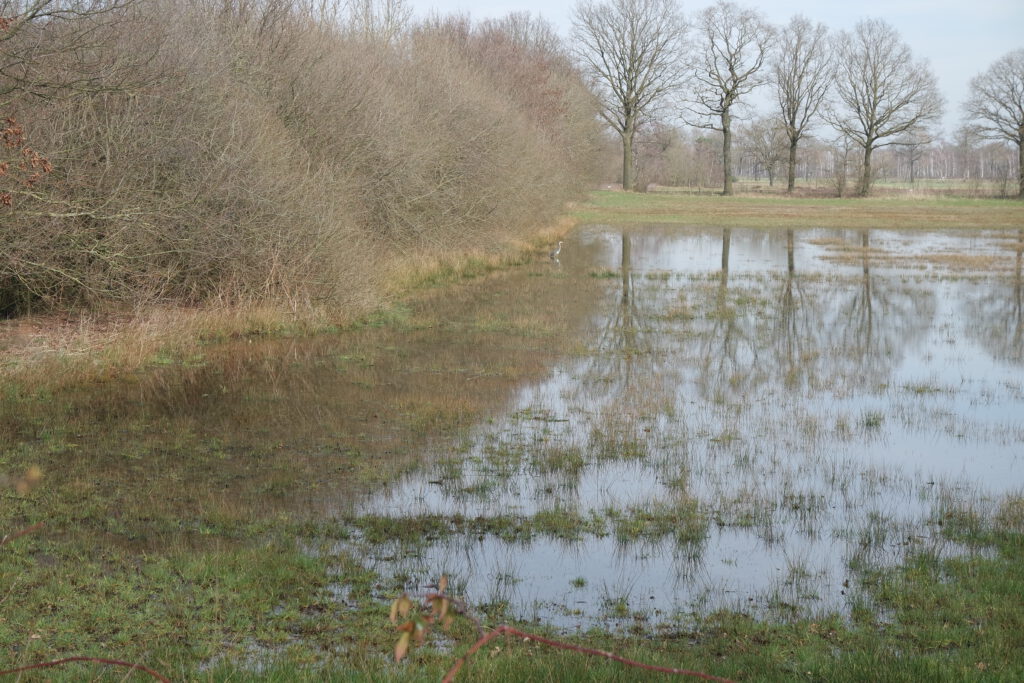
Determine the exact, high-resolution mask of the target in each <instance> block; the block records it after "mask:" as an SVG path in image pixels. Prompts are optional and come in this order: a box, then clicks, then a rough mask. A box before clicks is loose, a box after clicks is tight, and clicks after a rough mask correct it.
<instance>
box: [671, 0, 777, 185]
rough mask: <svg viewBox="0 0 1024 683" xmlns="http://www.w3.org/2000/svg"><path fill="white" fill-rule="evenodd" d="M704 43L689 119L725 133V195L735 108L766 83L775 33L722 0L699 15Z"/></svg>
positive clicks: (696, 67) (753, 15)
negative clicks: (766, 66)
mask: <svg viewBox="0 0 1024 683" xmlns="http://www.w3.org/2000/svg"><path fill="white" fill-rule="evenodd" d="M698 30H699V31H700V35H701V40H702V46H701V52H700V54H699V55H698V56H697V59H696V63H695V65H694V74H693V76H694V82H693V91H692V92H691V93H690V95H689V96H688V98H687V105H686V111H687V112H688V114H684V119H686V122H687V123H688V124H690V125H692V126H696V127H698V128H707V129H710V130H717V131H720V132H721V133H722V173H723V176H724V185H723V190H722V194H724V195H731V194H732V117H733V106H735V105H736V103H737V101H738V100H739V98H740V97H742V96H743V95H746V94H747V93H749V92H750V91H751V90H753V89H754V88H756V87H758V86H760V85H762V84H763V83H764V82H765V80H764V77H763V75H762V73H761V67H762V66H764V62H765V59H766V58H767V56H768V50H769V47H770V46H771V44H772V39H773V35H774V31H773V30H772V27H771V26H770V25H769V24H768V23H767V22H766V21H765V20H764V18H763V17H762V16H761V15H760V14H758V13H757V12H756V11H754V10H751V9H744V8H742V7H739V6H738V5H735V4H733V3H731V2H725V1H724V0H719V2H718V3H716V4H715V5H712V6H711V7H708V8H707V9H705V10H704V11H703V12H701V14H700V19H699V20H698Z"/></svg>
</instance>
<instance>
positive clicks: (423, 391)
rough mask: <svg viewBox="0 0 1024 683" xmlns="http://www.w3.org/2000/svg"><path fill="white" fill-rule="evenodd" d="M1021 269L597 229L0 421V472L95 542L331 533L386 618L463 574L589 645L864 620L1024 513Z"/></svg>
mask: <svg viewBox="0 0 1024 683" xmlns="http://www.w3.org/2000/svg"><path fill="white" fill-rule="evenodd" d="M1022 254H1024V230H1022V231H1010V232H995V231H990V232H972V233H963V234H959V233H951V232H943V233H927V232H913V233H909V232H900V231H878V230H875V231H871V232H861V231H835V230H828V231H826V230H808V231H797V232H795V233H794V232H792V231H790V232H786V231H777V232H761V231H751V230H740V229H732V230H722V229H702V228H692V227H684V226H650V227H643V226H641V227H636V226H634V227H630V228H628V229H625V228H617V227H615V226H588V227H584V228H582V229H580V230H578V231H577V232H576V233H575V234H574V236H573V237H572V238H571V239H569V240H568V241H566V243H565V245H564V247H563V249H562V252H561V255H560V259H559V260H549V259H546V258H544V259H538V260H537V261H535V262H533V263H530V264H527V265H523V266H520V267H516V268H513V269H511V270H509V271H506V272H501V273H493V274H490V275H487V276H484V277H481V278H477V279H474V280H471V281H467V282H464V283H461V284H458V285H456V286H453V287H445V288H438V289H435V290H431V291H428V292H426V293H425V294H423V295H422V296H420V297H418V298H417V299H416V300H415V301H413V302H411V303H410V304H408V305H407V306H403V307H398V308H395V309H392V310H390V311H388V312H386V313H385V314H382V315H381V316H377V317H375V318H374V319H372V320H371V321H369V323H368V324H367V325H365V326H363V327H361V328H359V329H356V330H348V331H343V332H341V333H339V334H336V335H335V334H326V335H321V336H318V337H315V338H312V339H271V340H265V339H242V340H237V341H234V342H230V343H226V344H215V345H211V346H209V347H208V348H206V349H205V350H204V352H203V354H201V355H200V356H198V357H196V358H191V359H184V360H181V361H175V362H168V363H166V364H165V365H161V366H158V367H156V368H154V369H153V370H152V371H146V372H140V373H139V374H138V375H137V376H133V377H131V378H129V379H128V380H127V381H116V382H108V383H104V384H100V385H96V386H89V387H83V388H82V389H81V390H80V391H79V392H76V393H75V394H73V395H68V396H62V397H59V399H58V398H56V397H54V398H52V400H49V401H47V402H45V404H40V405H36V404H34V403H31V402H29V403H26V402H23V401H8V400H5V401H4V402H3V406H2V410H0V437H2V439H0V440H2V441H3V445H2V446H0V456H3V458H5V460H3V461H4V462H8V461H9V462H19V458H21V459H25V460H28V459H31V462H34V463H35V462H37V463H38V464H40V465H41V466H42V468H43V470H44V471H45V472H47V478H46V480H45V481H46V485H48V486H53V487H55V488H56V489H57V490H58V491H60V492H61V495H62V496H65V497H66V496H72V497H74V499H75V500H78V499H79V498H81V500H82V501H83V504H82V505H83V506H82V512H81V515H82V524H83V529H82V530H80V531H77V532H76V533H89V534H94V535H95V536H96V537H97V542H99V543H107V542H112V543H119V544H126V545H130V546H132V547H139V548H141V549H142V550H144V551H145V552H151V551H159V549H160V548H165V547H168V546H169V545H179V544H181V543H195V544H203V543H205V542H208V539H210V538H216V537H217V535H218V534H225V533H226V534H227V536H228V537H230V536H231V531H230V530H231V529H232V528H233V527H232V523H234V522H242V523H247V522H251V521H253V520H260V519H265V520H269V521H270V522H271V524H272V523H273V522H274V520H278V519H287V520H295V519H310V520H314V521H316V522H317V524H316V525H311V526H310V527H309V528H310V529H314V530H315V529H320V530H322V529H324V528H325V527H334V532H333V533H332V534H331V537H332V538H339V537H341V538H345V540H344V541H343V542H341V543H339V544H338V545H337V546H336V547H334V548H333V551H340V552H348V553H353V554H355V555H356V556H358V557H361V558H364V561H365V563H366V564H367V565H368V566H369V567H371V568H373V569H374V570H376V571H377V572H379V573H380V575H381V577H382V580H381V599H382V600H386V599H388V598H389V597H393V595H394V591H397V590H402V589H404V590H408V591H409V592H419V591H421V590H422V589H423V587H425V586H427V585H429V584H430V583H431V582H433V581H436V579H437V577H438V575H439V574H441V573H442V572H443V573H445V574H447V575H448V576H449V577H450V579H451V585H452V586H453V587H454V589H455V591H457V592H458V593H459V594H461V595H462V596H464V597H465V598H466V600H467V601H468V603H469V604H470V605H473V606H477V607H479V608H481V609H486V610H488V613H495V612H504V613H505V614H511V615H514V616H516V617H520V618H536V619H540V620H543V621H545V622H547V623H553V624H555V625H558V626H560V627H563V628H566V629H574V628H588V627H591V626H601V627H605V628H611V629H622V630H650V629H656V628H657V627H658V625H659V624H665V623H671V622H674V621H678V620H681V619H686V618H688V616H689V615H693V614H707V613H709V612H712V611H715V610H718V609H733V610H739V611H742V612H744V613H748V614H751V615H752V616H755V617H758V618H766V619H777V620H785V619H789V618H793V617H798V616H805V615H813V614H818V613H823V612H837V613H840V614H847V613H849V612H850V611H851V610H852V609H853V608H854V607H855V606H857V605H860V606H864V605H865V601H867V600H868V598H867V597H866V596H865V595H864V593H863V591H861V590H859V579H860V578H861V577H862V576H863V574H864V572H865V571H868V570H870V569H872V568H875V567H881V566H886V565H891V564H893V563H896V562H899V561H901V560H902V559H903V558H904V557H905V556H906V555H907V554H908V553H918V552H928V553H932V554H935V555H939V556H942V555H950V554H956V553H963V552H972V550H971V549H969V548H965V547H961V546H959V545H957V544H954V543H952V542H950V541H948V540H946V538H945V537H944V535H943V533H942V529H943V526H944V524H946V523H947V521H949V520H954V519H956V518H957V516H958V515H960V514H962V513H963V512H964V511H970V512H972V513H977V514H980V515H986V514H990V513H991V512H992V510H993V509H994V507H995V506H997V505H998V504H999V501H1000V500H1001V498H1002V497H1003V496H1005V495H1007V494H1017V495H1020V494H1021V492H1022V488H1024V284H1022ZM0 474H3V473H0ZM86 503H88V504H86ZM424 520H427V521H431V524H422V522H423V521H424ZM378 522H390V523H391V524H392V525H391V526H390V527H387V528H390V529H392V532H391V533H389V534H388V535H386V537H385V539H384V540H381V539H380V538H378V537H373V538H372V541H371V540H370V539H371V534H370V533H369V532H368V531H367V530H368V529H370V528H371V527H373V526H374V523H378ZM406 526H407V527H408V528H410V529H429V531H424V532H422V533H421V532H417V533H412V534H404V533H402V531H401V530H402V529H403V528H404V527H406ZM377 528H380V526H379V524H378V525H377ZM225 529H227V532H225ZM310 533H311V534H315V533H316V532H315V531H311V532H310ZM235 540H237V539H235ZM322 541H323V539H318V538H309V539H304V543H306V542H308V547H309V548H310V549H311V552H320V551H321V550H322V549H323V548H324V543H323V542H322ZM974 552H976V551H974ZM342 592H343V591H342ZM868 607H870V605H868Z"/></svg>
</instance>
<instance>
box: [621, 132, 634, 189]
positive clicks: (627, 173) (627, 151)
mask: <svg viewBox="0 0 1024 683" xmlns="http://www.w3.org/2000/svg"><path fill="white" fill-rule="evenodd" d="M622 189H623V190H625V191H626V192H630V191H632V190H633V131H632V130H631V129H629V128H627V129H626V130H624V131H622Z"/></svg>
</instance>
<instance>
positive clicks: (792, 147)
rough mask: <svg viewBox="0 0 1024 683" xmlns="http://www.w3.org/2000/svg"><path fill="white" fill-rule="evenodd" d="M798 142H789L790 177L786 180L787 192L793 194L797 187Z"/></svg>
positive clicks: (791, 140)
mask: <svg viewBox="0 0 1024 683" xmlns="http://www.w3.org/2000/svg"><path fill="white" fill-rule="evenodd" d="M796 143H797V141H796V140H793V139H790V141H789V175H788V176H787V178H786V192H789V193H792V192H793V189H794V188H795V187H796Z"/></svg>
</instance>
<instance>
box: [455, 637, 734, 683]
mask: <svg viewBox="0 0 1024 683" xmlns="http://www.w3.org/2000/svg"><path fill="white" fill-rule="evenodd" d="M502 634H508V635H513V636H519V637H520V638H523V639H526V640H533V641H536V642H538V643H541V644H543V645H548V646H550V647H556V648H558V649H560V650H570V651H572V652H579V653H580V654H584V655H593V656H595V657H604V658H605V659H611V660H613V661H616V662H619V663H621V664H625V665H626V666H631V667H634V668H636V669H643V670H644V671H656V672H659V673H666V674H675V675H678V676H693V677H694V678H702V679H704V680H706V681H719V682H720V683H732V681H730V680H729V679H728V678H721V677H719V676H712V675H711V674H706V673H703V672H700V671H691V670H689V669H674V668H671V667H667V666H655V665H653V664H644V663H643V662H638V661H636V660H633V659H629V658H627V657H621V656H619V655H617V654H614V653H612V652H607V651H605V650H596V649H594V648H589V647H582V646H580V645H573V644H572V643H563V642H562V641H560V640H552V639H550V638H544V637H543V636H538V635H534V634H532V633H526V632H525V631H520V630H519V629H517V628H513V627H511V626H508V625H506V624H502V625H501V626H498V627H497V628H495V629H494V630H492V631H491V632H490V633H488V634H487V635H485V636H484V637H482V638H480V639H479V640H477V641H476V642H475V643H473V646H472V647H470V648H469V650H467V651H466V654H464V655H463V656H462V657H459V658H458V659H457V660H456V661H455V664H453V665H452V668H451V669H449V670H448V673H446V674H445V676H444V678H443V679H442V681H443V683H449V682H450V681H452V680H454V679H455V674H457V673H458V672H459V669H461V668H462V665H463V664H465V663H466V660H467V659H469V658H470V657H472V656H473V655H474V654H475V653H476V652H477V651H478V650H479V649H480V648H482V647H483V646H484V645H486V644H487V643H489V642H490V641H491V640H493V639H494V638H496V637H498V636H499V635H502Z"/></svg>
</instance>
